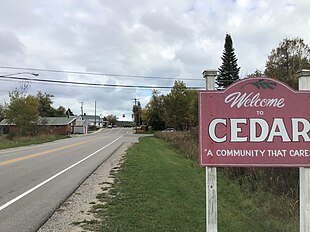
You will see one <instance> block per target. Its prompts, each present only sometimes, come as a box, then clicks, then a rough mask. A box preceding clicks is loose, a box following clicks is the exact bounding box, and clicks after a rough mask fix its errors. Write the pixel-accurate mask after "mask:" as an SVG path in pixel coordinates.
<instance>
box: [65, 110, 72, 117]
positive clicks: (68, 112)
mask: <svg viewBox="0 0 310 232" xmlns="http://www.w3.org/2000/svg"><path fill="white" fill-rule="evenodd" d="M66 115H67V116H68V117H69V116H74V113H73V112H72V111H71V109H70V108H68V109H67V111H66Z"/></svg>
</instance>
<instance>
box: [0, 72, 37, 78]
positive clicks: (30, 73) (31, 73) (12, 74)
mask: <svg viewBox="0 0 310 232" xmlns="http://www.w3.org/2000/svg"><path fill="white" fill-rule="evenodd" d="M21 74H29V75H32V76H35V77H38V76H39V75H40V74H39V73H33V72H19V73H10V74H6V75H1V77H9V76H15V75H21Z"/></svg>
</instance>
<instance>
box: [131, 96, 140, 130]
mask: <svg viewBox="0 0 310 232" xmlns="http://www.w3.org/2000/svg"><path fill="white" fill-rule="evenodd" d="M131 100H133V101H135V109H136V106H137V101H138V100H139V99H138V98H136V97H135V98H134V99H131ZM133 113H134V121H135V124H136V134H137V132H138V122H137V121H136V117H135V116H136V115H135V112H133Z"/></svg>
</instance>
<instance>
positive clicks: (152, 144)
mask: <svg viewBox="0 0 310 232" xmlns="http://www.w3.org/2000/svg"><path fill="white" fill-rule="evenodd" d="M222 171H223V170H221V169H218V229H219V230H218V231H219V232H236V231H238V232H239V231H241V232H243V231H246V232H250V231H258V232H260V231H298V228H297V227H296V224H293V225H291V224H290V222H289V221H287V222H284V221H281V220H278V218H277V217H276V216H277V212H275V211H272V212H271V213H270V212H269V213H270V215H264V211H263V209H261V208H260V205H262V206H264V205H265V206H266V200H268V198H269V197H273V196H270V195H260V194H258V195H257V196H252V195H250V194H249V193H245V192H244V191H242V190H241V189H240V187H239V185H237V184H236V183H233V182H231V181H230V180H228V179H227V178H226V176H225V175H223V173H222ZM116 177H117V182H116V184H115V185H114V188H113V189H112V190H111V191H110V193H109V195H107V194H100V195H99V196H98V198H99V199H101V200H102V201H103V202H107V204H105V205H103V204H98V205H94V206H93V209H94V211H95V212H96V213H95V215H96V217H97V218H98V220H95V221H90V222H89V223H88V225H87V223H86V226H85V228H88V229H89V228H91V229H93V230H96V231H106V232H107V231H113V232H114V231H115V232H116V231H119V232H131V231H132V232H148V231H150V232H151V231H152V232H153V231H156V232H160V231H165V232H166V231H169V232H170V231H177V232H183V231H184V232H195V231H205V230H206V228H205V172H204V168H202V167H200V166H198V165H197V163H196V162H194V161H192V160H190V159H186V158H185V157H184V155H182V154H181V153H179V152H176V151H175V150H173V149H172V148H171V147H170V146H169V144H168V143H166V142H165V141H163V140H160V139H156V138H143V139H141V140H140V143H139V144H136V145H134V146H133V147H132V148H130V149H129V151H128V153H127V155H126V156H125V161H124V164H123V165H122V168H121V169H120V171H119V172H118V173H117V174H116ZM266 197H267V199H265V198H266ZM260 199H264V200H263V201H262V202H260ZM272 199H276V197H273V198H272ZM275 218H276V219H275ZM98 223H99V224H98Z"/></svg>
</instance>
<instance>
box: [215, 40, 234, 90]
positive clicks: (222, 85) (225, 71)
mask: <svg viewBox="0 0 310 232" xmlns="http://www.w3.org/2000/svg"><path fill="white" fill-rule="evenodd" d="M237 61H238V59H237V58H236V55H235V49H234V48H233V42H232V39H231V36H230V35H229V34H226V37H225V45H224V51H223V55H222V65H221V66H220V67H219V69H218V76H217V80H216V84H217V86H218V87H217V89H218V90H224V89H226V88H227V87H228V86H229V85H230V84H232V83H234V82H236V81H238V80H239V71H240V67H238V64H237Z"/></svg>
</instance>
